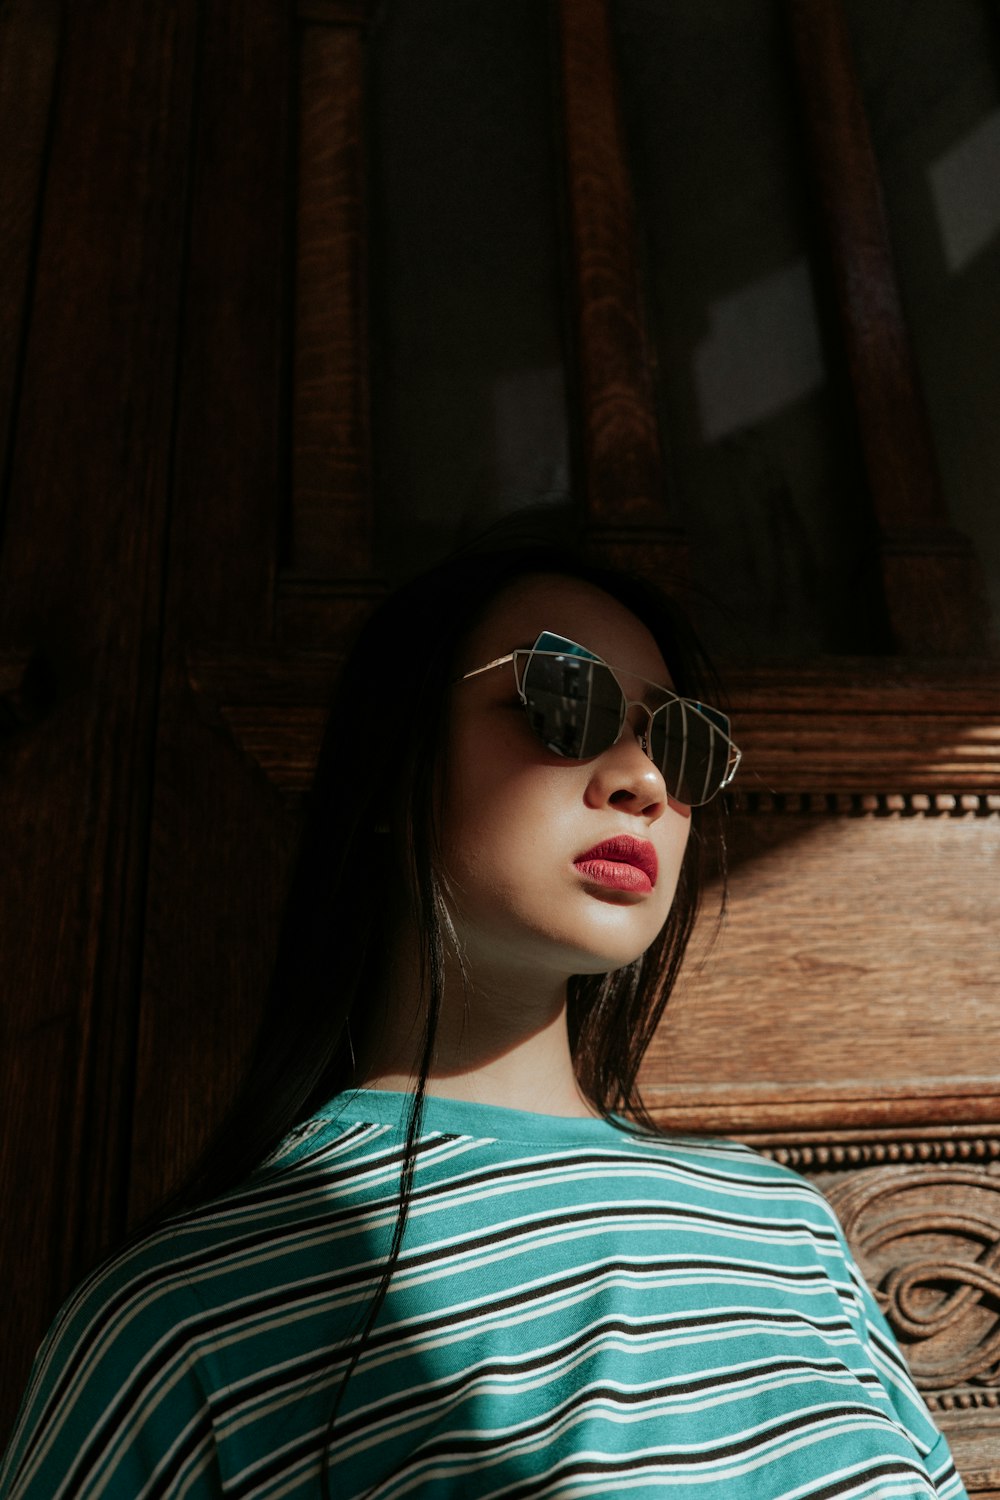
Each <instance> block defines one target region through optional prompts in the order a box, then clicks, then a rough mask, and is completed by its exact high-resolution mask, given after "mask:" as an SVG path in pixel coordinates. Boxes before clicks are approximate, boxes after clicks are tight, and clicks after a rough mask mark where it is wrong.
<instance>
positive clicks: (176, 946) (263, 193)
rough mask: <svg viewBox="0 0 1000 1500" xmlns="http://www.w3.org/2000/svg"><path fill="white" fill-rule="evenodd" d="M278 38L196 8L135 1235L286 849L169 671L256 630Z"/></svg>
mask: <svg viewBox="0 0 1000 1500" xmlns="http://www.w3.org/2000/svg"><path fill="white" fill-rule="evenodd" d="M237 36H238V37H239V39H240V45H239V46H234V45H233V39H234V37H237ZM293 42H294V38H293V34H292V22H291V19H290V17H289V15H288V11H287V7H286V6H285V5H284V4H283V3H282V0H249V3H248V0H219V3H217V4H213V6H212V7H211V9H210V10H209V11H206V12H205V19H204V29H203V32H202V45H203V57H202V66H201V70H200V74H199V79H200V97H199V100H198V115H197V118H198V130H197V134H196V136H195V137H194V138H193V140H192V142H191V149H192V199H191V204H190V216H189V224H190V241H189V250H188V264H189V271H188V293H187V299H186V303H185V307H184V317H183V322H182V325H181V342H180V350H179V368H178V392H179V398H178V409H177V418H176V439H175V446H174V453H173V466H172V472H173V492H172V506H171V516H170V536H169V548H170V550H169V557H170V568H169V576H168V579H167V587H166V595H165V600H164V607H163V616H162V621H161V624H160V630H161V639H162V643H163V660H162V668H161V679H160V684H159V690H160V691H159V711H158V720H157V737H156V747H155V781H154V785H153V795H152V805H151V812H150V834H149V864H148V871H147V876H146V882H147V883H146V913H145V944H144V950H143V973H142V992H141V1008H140V1018H139V1031H138V1038H137V1050H136V1063H135V1091H136V1092H135V1128H134V1131H133V1136H132V1152H131V1183H130V1197H129V1211H130V1217H131V1218H133V1219H134V1218H135V1217H136V1216H139V1215H141V1214H142V1213H144V1212H145V1211H147V1210H148V1209H149V1208H150V1207H151V1206H152V1205H153V1204H154V1203H155V1202H156V1200H157V1198H158V1197H159V1195H160V1194H161V1193H162V1192H163V1191H164V1190H165V1189H166V1187H167V1186H168V1185H169V1184H170V1183H171V1182H172V1181H173V1179H174V1178H175V1177H176V1176H177V1175H178V1174H179V1173H180V1172H181V1171H182V1170H183V1168H184V1167H185V1166H186V1165H187V1164H188V1163H189V1162H190V1161H191V1159H192V1157H193V1156H194V1155H195V1154H196V1153H197V1151H198V1149H199V1148H200V1146H201V1145H202V1143H203V1142H204V1140H205V1138H206V1136H207V1134H208V1133H209V1132H210V1131H211V1129H212V1128H213V1126H214V1125H215V1124H216V1123H217V1122H218V1120H219V1118H220V1116H221V1115H222V1114H223V1112H224V1110H225V1108H226V1106H227V1104H228V1103H229V1101H230V1099H231V1097H232V1093H233V1091H234V1089H235V1086H236V1081H237V1079H238V1077H239V1075H240V1071H241V1067H242V1064H243V1061H244V1059H245V1056H246V1052H247V1050H248V1048H249V1045H250V1041H251V1039H252V1034H253V1029H254V1023H255V1017H256V1015H257V1012H258V1009H259V1006H260V1003H261V1000H262V997H263V989H264V983H265V979H266V973H267V968H268V964H269V961H270V957H271V944H272V941H273V936H274V929H275V926H276V921H277V908H278V905H279V901H280V892H281V881H282V874H283V871H284V868H285V865H286V863H287V860H288V857H289V846H290V841H291V837H292V833H293V828H292V827H291V825H290V824H289V822H288V820H287V819H286V817H285V816H284V813H283V809H282V808H281V806H280V803H279V801H278V799H277V798H274V797H272V796H269V795H268V794H267V791H266V789H265V788H264V787H263V785H262V782H261V780H260V778H259V777H255V776H254V775H252V774H251V773H249V772H248V770H247V767H246V763H245V761H244V760H243V759H242V758H241V757H240V756H239V754H238V753H236V751H235V749H234V747H233V744H232V741H231V740H230V739H229V738H228V737H227V736H224V735H221V734H219V733H217V732H216V731H215V730H214V729H213V728H212V727H211V726H210V725H207V724H206V723H205V721H204V719H203V717H202V716H201V715H200V714H199V713H198V712H197V710H196V706H195V704H194V702H193V698H192V693H191V689H190V686H189V684H188V680H187V669H186V662H185V652H186V650H187V647H188V643H189V642H191V641H194V642H197V641H200V640H206V639H207V640H213V641H216V642H219V643H221V644H222V645H224V646H226V647H227V648H233V647H245V646H247V645H248V644H249V643H253V642H255V641H264V640H267V639H268V637H269V635H270V632H271V628H272V624H273V611H274V580H275V572H276V541H277V536H278V510H279V503H280V502H279V496H280V494H281V490H282V477H283V467H282V465H283V459H284V457H285V434H284V432H283V427H282V414H283V405H284V387H283V382H284V381H285V380H286V379H287V370H288V359H287V346H288V339H289V321H290V308H289V305H288V298H287V283H288V273H289V263H288V255H289V252H288V241H287V225H288V222H289V217H290V214H289V210H290V202H289V196H290V194H292V193H293V191H294V184H293V179H292V177H291V174H290V172H289V162H290V160H291V159H292V156H293V152H292V149H291V142H292V139H293V131H294V121H293V119H292V117H291V107H290V89H289V80H290V77H291V71H292V69H291V58H292V53H293ZM207 911H210V917H209V918H208V919H207V920H206V912H207Z"/></svg>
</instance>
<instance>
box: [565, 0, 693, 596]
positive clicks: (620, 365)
mask: <svg viewBox="0 0 1000 1500" xmlns="http://www.w3.org/2000/svg"><path fill="white" fill-rule="evenodd" d="M558 10H559V20H560V46H561V63H562V90H563V113H564V128H565V152H566V195H567V206H568V215H569V234H570V250H571V257H572V263H571V276H572V284H573V293H574V297H575V305H576V349H575V355H576V364H577V372H576V373H577V383H578V398H579V402H580V408H581V413H580V414H581V421H582V427H583V475H582V484H583V490H584V493H585V497H586V508H587V515H588V520H589V522H590V526H591V530H592V534H593V537H594V541H595V544H596V545H597V546H598V547H600V549H601V550H602V551H603V553H604V555H605V556H607V557H608V558H609V559H610V560H614V561H618V562H621V563H623V564H624V565H626V566H630V565H631V566H635V567H636V568H637V570H638V571H640V572H649V573H652V574H653V575H654V576H661V577H662V576H663V575H664V574H667V573H671V572H672V573H676V572H678V571H684V570H685V549H684V546H683V540H682V537H681V534H680V531H679V528H678V527H677V525H676V522H675V521H674V520H673V519H672V518H671V517H670V516H669V514H668V511H667V508H666V505H665V500H664V479H663V466H662V461H661V453H660V437H659V429H658V425H657V415H656V403H655V396H654V389H653V378H652V369H653V358H652V348H651V344H650V341H649V338H648V336H647V329H646V318H645V310H644V307H643V298H642V292H641V287H640V281H639V260H638V254H637V243H636V230H635V209H634V204H633V199H632V188H631V181H630V176H629V171H628V164H627V158H626V148H625V139H624V130H623V125H622V120H621V112H620V109H619V102H618V94H617V78H616V74H615V64H614V54H613V48H612V41H611V30H610V25H609V19H608V6H607V0H561V3H560V5H559V8H558Z"/></svg>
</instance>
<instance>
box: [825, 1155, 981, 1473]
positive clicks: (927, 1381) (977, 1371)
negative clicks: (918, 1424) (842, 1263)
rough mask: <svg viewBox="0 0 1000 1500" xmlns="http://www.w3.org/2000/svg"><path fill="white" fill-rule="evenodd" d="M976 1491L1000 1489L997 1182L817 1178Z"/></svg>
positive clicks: (898, 1176) (961, 1173) (969, 1171)
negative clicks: (999, 1487)
mask: <svg viewBox="0 0 1000 1500" xmlns="http://www.w3.org/2000/svg"><path fill="white" fill-rule="evenodd" d="M816 1181H817V1185H818V1186H820V1187H822V1189H823V1191H824V1192H825V1194H826V1196H827V1197H828V1199H829V1200H830V1202H831V1204H832V1205H833V1207H834V1209H835V1211H836V1213H837V1216H838V1217H839V1219H840V1221H841V1223H842V1225H843V1226H844V1230H845V1232H846V1233H847V1236H848V1239H849V1240H850V1242H851V1246H852V1248H853V1250H854V1252H855V1254H856V1256H857V1258H858V1262H859V1264H860V1266H861V1269H862V1271H863V1273H864V1275H865V1279H866V1280H867V1281H868V1284H869V1286H871V1288H872V1290H873V1291H874V1293H875V1297H876V1300H877V1301H878V1302H879V1304H880V1306H881V1309H882V1311H883V1313H884V1314H885V1316H886V1318H887V1320H888V1322H889V1325H890V1327H891V1328H892V1330H893V1332H894V1333H895V1335H896V1338H897V1339H898V1341H899V1344H900V1346H901V1348H902V1349H903V1352H904V1353H905V1355H906V1358H907V1362H908V1364H909V1366H910V1369H911V1371H912V1373H913V1376H914V1379H915V1380H916V1382H917V1384H918V1386H919V1387H920V1389H921V1391H922V1392H923V1393H924V1395H925V1398H926V1399H927V1402H928V1404H929V1406H930V1407H931V1409H932V1411H934V1413H935V1416H936V1418H937V1420H938V1422H939V1423H940V1424H941V1426H942V1427H943V1428H944V1430H945V1431H946V1432H947V1434H948V1438H949V1441H950V1443H951V1446H952V1450H953V1453H954V1457H955V1462H956V1465H957V1467H958V1469H959V1472H960V1473H961V1474H962V1476H963V1478H964V1479H965V1482H966V1484H967V1485H968V1486H970V1487H973V1488H975V1489H982V1488H983V1487H984V1486H992V1485H996V1484H1000V1441H998V1431H1000V1170H998V1169H997V1167H996V1166H993V1167H989V1168H987V1167H980V1166H966V1165H960V1164H941V1165H935V1166H917V1165H913V1166H906V1165H894V1166H886V1167H879V1168H875V1169H872V1170H868V1171H861V1172H855V1173H850V1174H847V1175H846V1176H841V1177H840V1178H838V1179H831V1178H828V1177H825V1176H820V1177H818V1178H817V1179H816Z"/></svg>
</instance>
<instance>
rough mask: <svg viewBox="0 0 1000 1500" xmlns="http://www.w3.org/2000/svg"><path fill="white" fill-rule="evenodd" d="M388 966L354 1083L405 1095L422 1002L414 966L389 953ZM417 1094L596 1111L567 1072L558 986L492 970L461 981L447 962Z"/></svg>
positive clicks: (417, 1049)
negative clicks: (481, 978) (486, 976)
mask: <svg viewBox="0 0 1000 1500" xmlns="http://www.w3.org/2000/svg"><path fill="white" fill-rule="evenodd" d="M391 970H392V972H391V976H390V980H389V982H388V983H387V984H386V986H385V989H384V992H383V993H384V1002H383V1007H382V1008H377V1009H376V1012H375V1017H376V1019H375V1024H374V1026H373V1027H372V1028H371V1033H370V1035H369V1039H368V1044H367V1046H366V1047H365V1049H364V1052H363V1055H362V1056H360V1057H359V1058H358V1064H359V1068H358V1078H359V1082H360V1083H361V1084H362V1085H363V1086H364V1087H366V1088H379V1089H399V1090H410V1089H413V1088H415V1087H416V1082H417V1076H418V1073H419V1065H420V1064H419V1059H420V1053H421V1050H422V1046H423V1019H424V1005H423V1001H422V999H421V997H420V995H419V993H418V989H417V985H416V984H415V983H414V981H413V978H412V976H413V975H414V973H415V968H414V965H413V964H411V963H409V962H406V961H405V960H403V959H402V957H401V956H400V955H397V961H396V962H394V963H393V964H392V965H391ZM379 1009H381V1011H382V1014H381V1015H379ZM383 1018H384V1019H383ZM380 1022H381V1024H380ZM426 1088H427V1093H428V1094H430V1095H437V1096H439V1097H441V1098H445V1099H466V1100H470V1101H473V1102H476V1103H480V1104H494V1105H502V1106H504V1107H506V1108H508V1109H526V1110H531V1111H534V1112H536V1113H539V1114H548V1115H562V1116H587V1115H595V1114H596V1113H597V1111H596V1110H595V1109H594V1108H593V1106H592V1105H591V1104H590V1103H589V1101H588V1100H587V1099H586V1098H585V1097H584V1095H583V1094H582V1093H581V1091H580V1086H579V1084H578V1083H577V1080H576V1074H575V1071H574V1068H573V1060H572V1056H571V1054H570V1047H569V1033H568V1030H567V1024H566V982H565V980H564V979H551V978H547V977H546V976H543V975H539V974H538V973H537V972H536V973H531V974H527V973H521V974H508V975H496V974H494V975H492V976H491V978H490V981H489V982H488V983H486V984H483V983H482V982H480V983H475V982H473V981H472V980H470V979H469V978H468V976H466V977H465V978H464V979H463V976H462V974H461V973H460V972H459V971H458V966H457V965H452V964H449V965H447V970H446V978H445V991H444V999H443V1001H442V1007H441V1015H440V1018H439V1021H438V1026H437V1031H436V1036H435V1047H434V1056H433V1059H432V1061H431V1066H430V1069H429V1070H428V1075H427V1084H426Z"/></svg>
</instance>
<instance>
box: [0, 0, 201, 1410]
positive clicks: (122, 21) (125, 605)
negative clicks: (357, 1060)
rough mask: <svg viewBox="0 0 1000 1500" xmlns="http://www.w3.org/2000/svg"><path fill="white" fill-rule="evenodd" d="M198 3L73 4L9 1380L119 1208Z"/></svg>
mask: <svg viewBox="0 0 1000 1500" xmlns="http://www.w3.org/2000/svg"><path fill="white" fill-rule="evenodd" d="M8 14H10V12H9V11H8ZM18 14H19V16H20V18H21V20H23V12H19V13H18ZM40 14H41V15H42V16H43V17H44V16H45V15H47V14H48V12H47V11H46V10H45V9H42V10H41V11H40ZM197 28H198V8H197V7H196V6H195V5H194V4H177V3H175V0H170V3H167V0H149V3H148V4H145V5H142V6H135V5H133V4H131V3H130V0H105V3H103V4H101V5H98V6H88V7H86V8H81V7H73V6H70V7H67V9H66V20H65V37H64V48H63V55H62V59H61V62H60V67H59V82H58V87H59V95H58V99H57V102H56V106H55V113H54V116H53V122H52V133H51V142H50V155H49V166H48V174H47V179H46V192H45V212H44V217H43V221H42V224H41V233H40V238H39V242H38V247H37V260H36V262H35V265H34V277H33V282H32V296H33V300H32V305H31V309H30V321H29V323H28V341H27V346H26V349H25V355H24V366H23V378H22V382H21V391H20V402H19V411H18V428H17V432H16V435H15V441H14V444H13V455H12V463H11V469H10V476H9V493H8V497H7V505H6V528H5V533H4V542H3V555H2V559H0V648H4V649H7V648H14V647H16V648H17V649H18V650H27V651H28V652H29V653H30V655H31V657H33V658H37V659H38V660H39V661H40V662H41V663H43V664H44V666H45V669H46V675H47V676H48V679H49V682H50V684H51V692H50V696H49V702H48V705H47V711H45V712H44V713H43V714H42V715H41V716H40V717H38V716H36V717H35V720H34V722H27V723H24V722H22V723H21V724H20V725H19V726H18V725H16V724H15V726H14V727H13V730H12V732H11V733H9V734H7V735H5V736H4V739H3V749H2V752H0V753H2V756H3V763H2V775H0V825H2V827H3V829H4V871H5V877H6V885H5V898H4V899H5V905H4V936H3V945H2V958H0V963H2V975H0V982H2V987H3V993H4V997H5V999H4V1007H3V1022H2V1024H3V1038H2V1041H3V1044H2V1046H0V1070H2V1071H0V1097H2V1098H3V1100H4V1105H5V1110H6V1111H7V1117H8V1129H7V1132H6V1137H5V1143H4V1154H3V1158H2V1161H0V1195H2V1199H3V1201H4V1202H5V1203H7V1204H22V1205H30V1212H25V1213H22V1214H20V1215H19V1217H18V1233H17V1234H16V1236H8V1237H7V1241H6V1242H5V1244H4V1246H3V1253H4V1264H3V1267H2V1277H3V1283H4V1285H5V1286H8V1287H16V1288H17V1296H16V1298H14V1299H13V1302H12V1305H11V1307H10V1309H9V1310H8V1328H7V1336H6V1338H5V1339H4V1341H3V1348H2V1352H0V1359H2V1360H3V1363H4V1369H3V1373H2V1378H0V1388H2V1390H3V1392H4V1396H5V1400H7V1401H10V1400H12V1399H14V1398H16V1396H17V1394H18V1393H19V1391H20V1389H21V1387H22V1385H23V1381H24V1379H25V1377H26V1374H27V1367H28V1363H29V1361H30V1358H31V1355H32V1353H33V1351H34V1348H35V1345H36V1344H37V1342H38V1339H39V1337H40V1336H41V1333H42V1331H43V1329H44V1327H45V1324H46V1323H47V1321H48V1320H49V1318H50V1317H51V1315H52V1312H53V1311H54V1305H55V1302H56V1301H57V1300H58V1299H59V1298H60V1297H61V1296H62V1295H64V1294H65V1292H66V1291H67V1290H68V1289H69V1286H70V1285H71V1283H72V1282H73V1281H74V1280H75V1279H76V1275H77V1270H78V1267H79V1266H80V1265H81V1263H83V1262H85V1261H87V1260H89V1259H90V1258H91V1257H92V1255H93V1254H94V1253H95V1252H96V1251H97V1249H98V1247H99V1246H100V1245H101V1244H103V1243H106V1242H107V1239H108V1237H109V1236H110V1235H111V1234H113V1233H114V1232H115V1231H116V1230H117V1229H118V1228H119V1227H120V1226H121V1223H122V1217H123V1206H124V1167H125V1157H126V1151H127V1126H128V1119H129V1109H130V1103H131V1099H130V1093H131V1089H130V1078H129V1065H130V1061H131V1054H132V1049H133V1045H134V1032H133V1025H134V1015H133V1011H132V1006H133V1002H134V994H135V987H136V981H137V975H138V966H139V958H140V954H141V923H142V893H143V887H144V880H143V871H144V866H145V847H144V843H145V833H146V821H147V816H148V798H149V775H150V764H149V754H150V749H151V736H152V730H153V724H154V719H155V712H156V680H157V671H158V648H157V639H156V629H157V622H158V619H159V614H160V606H161V586H162V575H163V567H164V541H165V525H166V509H167V476H168V474H169V457H170V437H171V430H172V422H173V398H174V374H175V340H176V328H177V319H178V308H179V302H180V290H181V263H182V257H181V248H182V244H183V228H184V188H185V181H186V174H187V160H186V151H187V144H188V140H189V134H190V125H191V104H192V79H193V74H194V66H195V41H196V36H197ZM40 34H41V36H42V37H43V40H44V38H45V36H46V33H45V30H44V27H43V28H42V31H41V33H40ZM29 74H30V70H29ZM6 77H7V75H5V78H6ZM8 81H9V79H8ZM12 86H13V87H14V89H15V93H16V89H17V86H18V80H17V79H15V80H14V82H13V85H12ZM37 87H38V80H37V78H36V79H35V81H34V83H33V84H32V88H37ZM5 107H6V108H8V109H9V107H10V101H9V99H8V100H7V102H6V105H5ZM8 331H9V329H8ZM28 717H29V720H30V719H31V717H32V716H31V715H29V716H28ZM9 1415H12V1413H11V1412H10V1411H9V1408H7V1409H5V1410H4V1411H3V1412H2V1413H0V1422H2V1421H3V1420H4V1419H6V1418H7V1417H8V1416H9Z"/></svg>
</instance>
